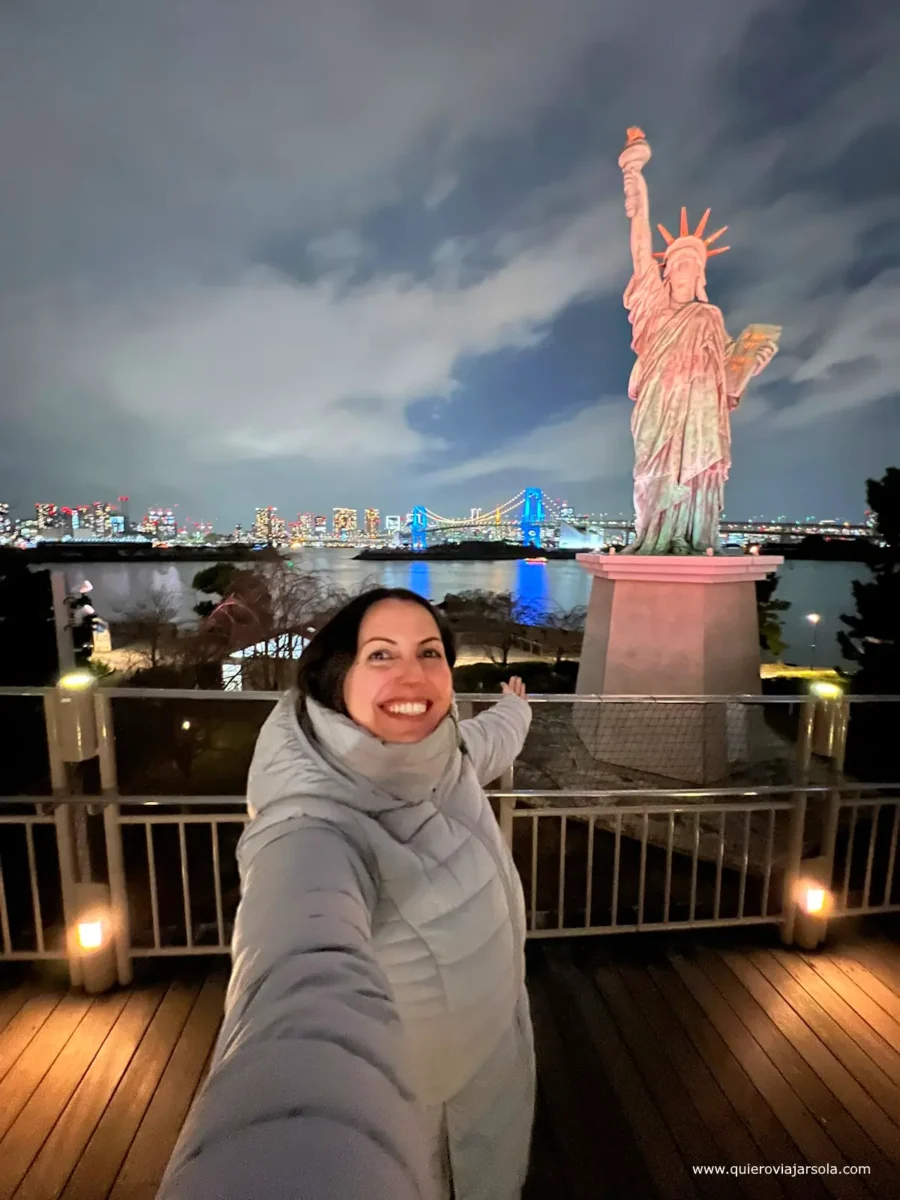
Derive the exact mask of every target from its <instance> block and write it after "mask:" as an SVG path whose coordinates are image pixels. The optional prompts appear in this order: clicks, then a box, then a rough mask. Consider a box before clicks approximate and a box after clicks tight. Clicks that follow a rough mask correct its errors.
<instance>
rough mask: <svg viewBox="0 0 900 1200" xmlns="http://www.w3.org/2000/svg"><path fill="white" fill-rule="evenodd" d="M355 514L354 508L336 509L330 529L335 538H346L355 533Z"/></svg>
mask: <svg viewBox="0 0 900 1200" xmlns="http://www.w3.org/2000/svg"><path fill="white" fill-rule="evenodd" d="M356 521H357V512H356V509H355V508H336V509H335V510H334V519H333V521H332V526H331V528H332V529H333V530H334V532H335V534H336V536H337V537H342V538H346V537H349V536H350V535H351V534H352V533H356Z"/></svg>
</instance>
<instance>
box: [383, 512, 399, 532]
mask: <svg viewBox="0 0 900 1200" xmlns="http://www.w3.org/2000/svg"><path fill="white" fill-rule="evenodd" d="M384 527H385V529H386V530H387V531H388V533H396V532H397V530H398V529H401V528H402V527H403V518H402V517H400V516H399V515H396V516H390V517H385V518H384Z"/></svg>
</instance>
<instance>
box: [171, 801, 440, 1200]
mask: <svg viewBox="0 0 900 1200" xmlns="http://www.w3.org/2000/svg"><path fill="white" fill-rule="evenodd" d="M374 901H375V885H374V882H373V880H372V877H371V875H370V874H369V872H368V871H367V869H366V866H365V864H364V860H363V856H362V854H361V853H360V852H359V850H358V848H357V847H355V846H354V844H353V843H352V841H351V840H350V838H349V837H347V836H346V835H345V834H344V832H342V831H341V830H340V829H338V828H337V827H334V826H329V824H328V823H327V822H323V821H315V820H309V819H307V818H300V819H295V820H290V821H286V822H284V823H283V824H281V825H279V826H278V827H277V830H273V831H270V836H269V838H268V840H267V841H266V842H265V843H264V844H263V845H261V846H260V847H259V848H258V849H257V850H256V851H255V853H254V855H253V857H252V860H251V861H250V862H249V864H248V866H247V870H246V874H245V877H244V887H243V895H242V898H241V903H240V906H239V910H238V914H237V921H236V926H235V933H234V942H233V953H234V967H233V971H232V977H231V981H230V983H229V987H228V995H227V999H226V1006H225V1017H224V1021H223V1024H222V1029H221V1032H220V1034H219V1038H218V1042H217V1044H216V1049H215V1053H214V1057H213V1063H212V1067H211V1070H210V1074H209V1077H208V1080H207V1083H206V1085H205V1087H204V1088H203V1090H202V1092H201V1094H200V1095H199V1097H198V1099H197V1101H196V1103H195V1104H194V1107H193V1110H192V1112H191V1114H190V1116H189V1118H188V1121H187V1123H186V1125H185V1127H184V1129H183V1131H182V1134H181V1137H180V1139H179V1141H178V1144H177V1146H176V1148H175V1151H174V1154H173V1156H172V1159H171V1162H170V1163H169V1167H168V1170H167V1172H166V1176H165V1178H164V1180H163V1183H162V1186H161V1188H160V1191H159V1193H158V1196H157V1200H263V1198H265V1200H300V1198H302V1200H331V1198H332V1197H335V1198H336V1197H341V1198H345V1197H346V1198H347V1200H349V1197H351V1196H367V1197H371V1198H372V1200H431V1191H430V1185H429V1184H428V1182H427V1179H428V1171H427V1154H426V1149H425V1146H424V1137H423V1132H422V1129H421V1126H420V1116H419V1110H418V1108H417V1106H416V1104H415V1102H414V1098H413V1095H412V1093H411V1092H410V1089H409V1088H408V1086H407V1084H406V1082H405V1081H404V1079H403V1076H402V1071H401V1067H400V1063H401V1033H400V1026H399V1021H398V1018H397V1014H396V1011H395V1009H394V1005H393V1001H392V998H391V995H390V991H389V988H388V984H387V980H386V979H385V978H384V976H383V975H382V973H381V970H380V969H379V967H378V965H377V963H376V961H375V959H374V957H373V955H372V951H371V912H372V908H373V905H374Z"/></svg>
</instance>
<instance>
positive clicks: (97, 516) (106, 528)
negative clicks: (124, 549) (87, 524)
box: [91, 500, 112, 537]
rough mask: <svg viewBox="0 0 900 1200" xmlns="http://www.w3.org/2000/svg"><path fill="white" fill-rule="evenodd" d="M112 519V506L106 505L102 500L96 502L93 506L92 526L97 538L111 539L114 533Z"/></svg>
mask: <svg viewBox="0 0 900 1200" xmlns="http://www.w3.org/2000/svg"><path fill="white" fill-rule="evenodd" d="M111 517H112V505H110V504H106V503H105V502H104V501H102V500H95V501H94V503H93V504H92V505H91V525H92V527H93V530H94V533H95V535H96V536H97V537H109V535H110V533H111V532H112V526H111V524H110V518H111Z"/></svg>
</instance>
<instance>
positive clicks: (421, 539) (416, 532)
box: [410, 504, 428, 550]
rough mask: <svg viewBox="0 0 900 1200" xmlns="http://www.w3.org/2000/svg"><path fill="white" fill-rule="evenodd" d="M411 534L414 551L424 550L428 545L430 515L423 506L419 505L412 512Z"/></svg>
mask: <svg viewBox="0 0 900 1200" xmlns="http://www.w3.org/2000/svg"><path fill="white" fill-rule="evenodd" d="M410 534H411V537H410V545H411V546H412V548H413V550H424V549H425V548H426V546H427V545H428V514H427V513H426V511H425V507H424V505H422V504H417V505H416V506H415V508H414V509H413V510H412V522H411V524H410Z"/></svg>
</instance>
